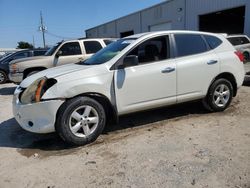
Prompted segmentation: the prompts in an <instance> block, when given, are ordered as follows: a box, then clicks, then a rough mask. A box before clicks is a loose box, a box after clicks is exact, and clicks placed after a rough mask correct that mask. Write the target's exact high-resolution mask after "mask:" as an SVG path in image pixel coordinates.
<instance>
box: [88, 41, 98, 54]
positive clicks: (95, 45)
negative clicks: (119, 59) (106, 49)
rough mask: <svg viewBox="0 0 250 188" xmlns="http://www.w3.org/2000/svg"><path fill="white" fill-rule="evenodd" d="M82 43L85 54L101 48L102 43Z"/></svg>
mask: <svg viewBox="0 0 250 188" xmlns="http://www.w3.org/2000/svg"><path fill="white" fill-rule="evenodd" d="M83 44H84V46H85V50H86V53H87V54H94V53H96V52H98V51H99V50H101V49H102V45H101V44H100V43H99V42H98V41H84V42H83Z"/></svg>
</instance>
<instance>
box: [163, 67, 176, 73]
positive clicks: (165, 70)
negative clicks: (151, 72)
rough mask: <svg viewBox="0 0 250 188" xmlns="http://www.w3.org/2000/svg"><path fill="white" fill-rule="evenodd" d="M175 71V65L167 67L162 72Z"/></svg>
mask: <svg viewBox="0 0 250 188" xmlns="http://www.w3.org/2000/svg"><path fill="white" fill-rule="evenodd" d="M173 71H175V68H173V67H167V68H165V69H164V70H162V71H161V72H162V73H170V72H173Z"/></svg>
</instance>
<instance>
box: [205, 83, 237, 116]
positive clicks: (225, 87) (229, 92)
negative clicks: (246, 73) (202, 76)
mask: <svg viewBox="0 0 250 188" xmlns="http://www.w3.org/2000/svg"><path fill="white" fill-rule="evenodd" d="M232 97H233V86H232V84H231V82H229V81H228V80H226V79H223V78H221V79H218V80H215V81H214V82H213V83H212V85H211V86H210V88H209V90H208V94H207V96H206V98H205V99H204V100H203V104H204V107H205V108H206V109H208V110H209V111H214V112H220V111H224V110H225V109H226V108H227V107H228V106H229V104H230V103H231V101H232Z"/></svg>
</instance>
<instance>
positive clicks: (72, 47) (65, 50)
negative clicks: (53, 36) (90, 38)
mask: <svg viewBox="0 0 250 188" xmlns="http://www.w3.org/2000/svg"><path fill="white" fill-rule="evenodd" d="M60 51H62V56H68V55H80V54H81V48H80V45H79V42H68V43H66V44H64V45H63V46H62V47H61V48H60Z"/></svg>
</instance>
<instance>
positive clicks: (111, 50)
mask: <svg viewBox="0 0 250 188" xmlns="http://www.w3.org/2000/svg"><path fill="white" fill-rule="evenodd" d="M135 40H136V39H120V40H118V41H116V42H113V43H111V44H110V45H108V46H107V47H106V48H103V49H102V50H100V51H99V52H97V53H96V54H95V55H93V56H92V57H91V58H90V59H87V60H86V61H84V62H82V64H83V65H99V64H103V63H106V62H107V61H109V60H111V59H112V58H113V57H115V56H116V55H118V54H119V53H120V52H121V51H122V50H123V49H124V48H126V47H127V46H128V45H129V44H131V43H133V42H134V41H135Z"/></svg>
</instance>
